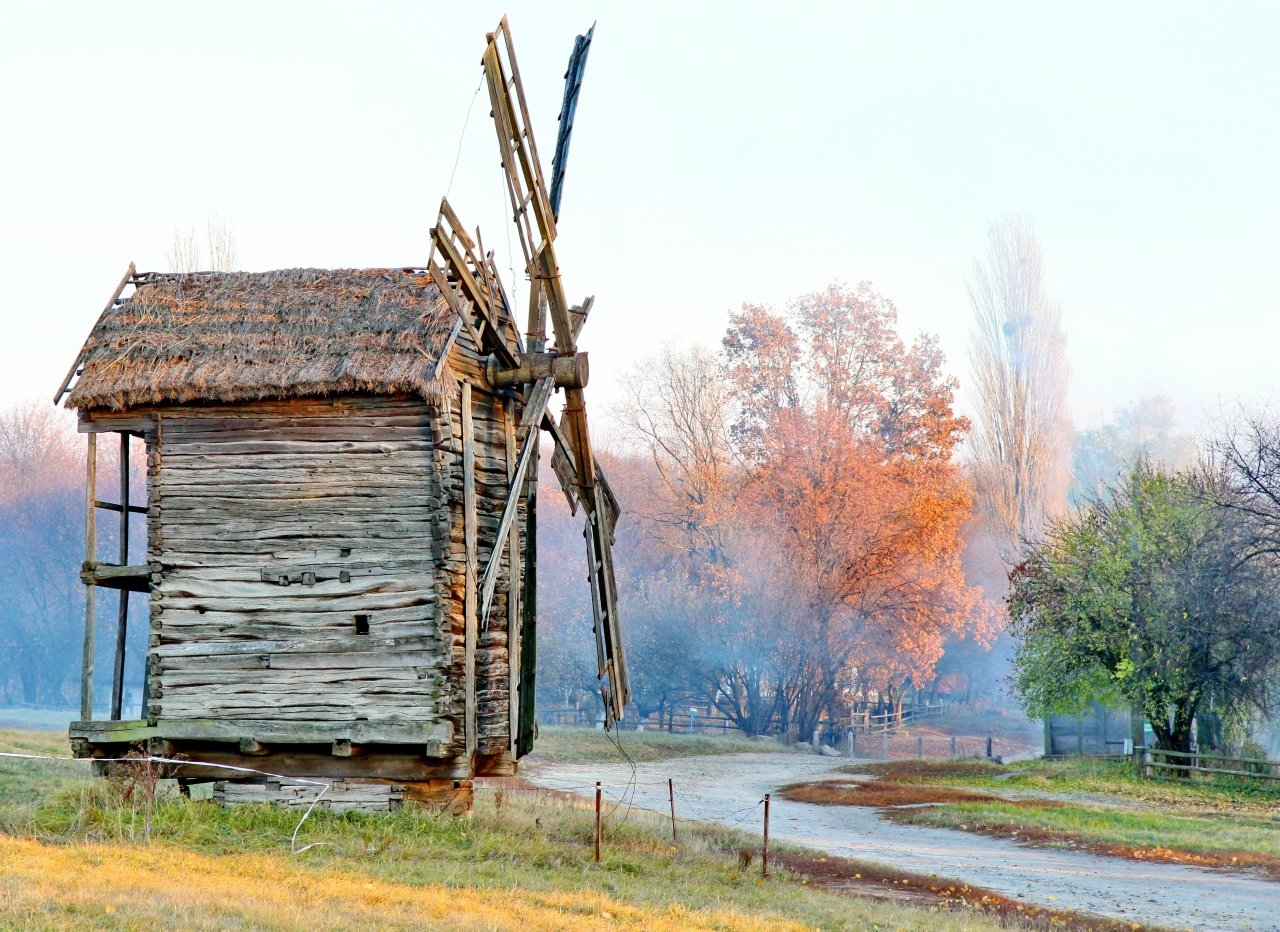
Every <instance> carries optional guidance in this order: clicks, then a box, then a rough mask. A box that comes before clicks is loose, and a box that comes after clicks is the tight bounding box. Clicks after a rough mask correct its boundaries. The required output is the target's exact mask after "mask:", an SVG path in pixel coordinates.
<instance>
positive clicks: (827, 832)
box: [521, 754, 1280, 930]
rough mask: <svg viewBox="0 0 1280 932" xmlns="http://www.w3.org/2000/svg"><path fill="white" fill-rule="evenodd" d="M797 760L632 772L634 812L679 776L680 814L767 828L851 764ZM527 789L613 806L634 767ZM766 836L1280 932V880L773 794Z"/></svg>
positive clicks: (661, 796)
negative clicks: (810, 787) (1019, 839)
mask: <svg viewBox="0 0 1280 932" xmlns="http://www.w3.org/2000/svg"><path fill="white" fill-rule="evenodd" d="M847 763H848V761H847V760H841V759H839V758H824V757H817V756H814V757H808V756H802V755H795V754H732V755H723V756H714V757H711V756H709V757H686V758H679V759H676V760H667V761H657V762H654V763H642V764H638V765H637V766H636V771H635V777H634V783H635V785H634V787H632V789H631V790H630V791H627V792H628V796H629V798H630V799H631V800H632V802H633V803H634V805H636V806H640V807H643V808H646V809H653V810H656V811H658V812H666V811H668V810H667V778H668V777H670V778H672V779H674V780H675V788H676V809H677V814H678V815H680V816H682V817H684V818H695V819H702V820H705V821H708V822H717V823H720V824H722V825H727V826H732V827H736V828H741V829H745V830H748V831H755V832H759V831H760V826H761V815H762V813H761V809H760V807H759V806H757V805H756V804H757V802H758V801H759V800H760V799H761V798H762V797H763V796H764V794H765V793H768V792H773V791H775V790H776V789H777V788H778V787H780V786H783V785H785V784H787V783H796V782H800V781H804V780H818V779H822V778H823V777H825V776H826V775H828V774H830V772H831V771H832V770H834V769H835V768H837V767H840V766H842V765H844V764H847ZM521 772H522V776H524V777H525V778H526V779H528V780H529V781H530V782H532V783H535V784H538V785H540V786H545V787H547V788H553V789H566V790H569V791H571V792H576V793H582V794H584V795H589V794H591V793H593V792H594V789H593V787H594V782H595V781H596V780H601V781H603V782H604V785H605V792H606V794H607V796H608V797H609V798H612V799H617V798H618V797H619V795H620V794H622V793H623V792H624V790H625V788H626V787H627V785H628V784H629V783H630V782H632V770H631V767H630V765H628V764H560V763H551V762H545V761H540V762H537V763H535V764H532V765H530V766H527V767H522V768H521ZM769 834H770V837H771V838H777V839H781V840H785V841H788V842H792V843H795V844H802V845H805V846H807V847H810V848H815V849H819V850H822V851H825V852H828V853H830V854H834V855H841V856H844V857H850V858H858V859H861V860H866V861H877V862H880V863H882V864H888V865H893V866H894V867H897V868H900V869H902V870H909V871H915V872H918V873H925V874H938V875H939V876H941V877H947V878H950V879H953V880H959V881H962V882H965V883H971V884H975V885H977V886H982V887H986V888H988V889H990V890H994V891H996V892H998V893H1002V894H1004V895H1005V896H1009V897H1013V898H1015V899H1019V900H1023V901H1025V902H1031V903H1039V904H1042V905H1045V906H1050V907H1056V908H1061V909H1071V910H1076V911H1078V912H1085V913H1092V914H1094V915H1098V916H1107V917H1110V918H1113V919H1122V920H1130V921H1137V922H1149V923H1154V924H1158V925H1164V926H1170V927H1175V928H1192V929H1212V930H1218V929H1224V930H1225V929H1254V930H1263V929H1270V930H1280V883H1273V882H1271V881H1268V880H1263V879H1261V878H1259V877H1255V876H1252V875H1248V874H1243V873H1228V872H1222V871H1210V870H1204V869H1201V868H1196V867H1184V866H1182V865H1179V864H1170V863H1162V862H1145V861H1129V860H1125V859H1123V858H1112V857H1102V856H1100V855H1094V854H1090V853H1088V852H1083V851H1067V850H1062V849H1057V848H1031V847H1024V846H1021V845H1018V844H1016V843H1015V842H1012V841H1005V840H1003V839H998V838H988V837H986V836H983V835H974V834H970V833H968V832H960V831H952V830H950V829H937V828H928V827H924V826H916V825H898V824H896V823H893V822H890V821H887V820H885V819H881V818H879V816H878V815H877V814H876V812H875V810H874V809H867V808H862V807H857V806H816V805H812V804H809V803H795V802H790V801H788V800H785V799H781V798H778V797H776V796H775V797H774V799H773V800H772V803H771V815H770V825H769Z"/></svg>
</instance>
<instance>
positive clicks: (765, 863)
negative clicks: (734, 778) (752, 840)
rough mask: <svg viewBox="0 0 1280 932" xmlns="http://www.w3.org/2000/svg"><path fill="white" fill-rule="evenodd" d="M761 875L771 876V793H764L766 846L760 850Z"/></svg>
mask: <svg viewBox="0 0 1280 932" xmlns="http://www.w3.org/2000/svg"><path fill="white" fill-rule="evenodd" d="M760 876H761V877H768V876H769V794H768V793H765V794H764V848H763V849H762V850H761V851H760Z"/></svg>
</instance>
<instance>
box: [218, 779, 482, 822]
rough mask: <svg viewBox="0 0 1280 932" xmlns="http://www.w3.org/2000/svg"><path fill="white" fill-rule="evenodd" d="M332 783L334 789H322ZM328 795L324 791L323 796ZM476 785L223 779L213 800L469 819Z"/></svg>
mask: <svg viewBox="0 0 1280 932" xmlns="http://www.w3.org/2000/svg"><path fill="white" fill-rule="evenodd" d="M317 782H328V783H329V786H328V787H327V788H326V787H320V786H316V783H317ZM322 790H323V792H321V791H322ZM471 800H472V784H471V781H470V780H427V781H423V782H416V783H392V782H390V781H384V780H334V781H331V782H330V781H322V780H316V781H314V782H305V783H303V782H294V781H291V780H287V779H286V780H280V779H277V778H275V777H268V778H267V779H265V780H262V781H248V780H218V781H215V782H214V784H213V801H214V802H215V803H217V804H218V805H220V806H242V805H249V804H255V803H273V804H275V805H277V806H283V807H285V808H288V809H307V808H309V807H311V806H312V805H313V804H314V806H315V808H316V809H329V810H332V811H335V812H394V811H396V810H397V809H400V808H401V807H403V806H404V805H405V803H408V804H409V805H418V806H423V807H425V808H427V809H430V810H431V811H433V812H443V813H448V814H450V815H465V814H468V813H470V811H471Z"/></svg>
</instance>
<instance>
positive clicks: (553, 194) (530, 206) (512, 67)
mask: <svg viewBox="0 0 1280 932" xmlns="http://www.w3.org/2000/svg"><path fill="white" fill-rule="evenodd" d="M594 29H595V27H594V26H593V27H592V29H591V30H589V31H588V32H587V34H586V35H585V36H579V37H578V39H577V42H576V43H575V45H574V50H573V54H572V56H571V57H570V60H569V69H568V71H567V72H566V75H565V79H566V84H565V95H564V105H563V107H562V108H561V114H560V132H559V136H558V139H557V142H556V158H555V163H554V166H553V171H554V181H553V183H552V186H551V188H550V189H548V187H547V185H546V182H545V180H544V177H545V176H544V174H543V171H542V163H541V161H540V160H539V158H538V147H537V144H536V143H535V141H534V136H533V128H532V125H531V122H530V119H529V109H528V106H527V104H526V103H525V96H524V88H523V86H522V84H521V82H520V69H519V66H518V65H517V64H516V57H515V48H514V46H513V45H512V42H511V30H510V27H509V26H508V24H507V19H506V17H505V16H504V17H503V18H502V22H501V23H499V24H498V28H497V30H496V31H495V32H492V33H489V35H488V44H487V46H486V47H485V53H484V58H483V65H484V74H485V83H486V85H487V86H488V89H489V100H490V103H491V104H492V107H493V110H492V113H491V115H492V117H493V123H494V127H495V129H496V130H497V137H498V148H499V152H500V153H501V159H502V168H503V173H504V175H505V177H506V182H507V184H506V188H507V194H508V196H509V198H510V203H511V208H512V219H513V221H514V223H515V226H516V231H517V233H518V234H519V238H520V246H521V249H522V250H523V253H524V261H525V270H526V272H527V274H528V277H529V282H530V294H529V318H528V327H527V329H526V340H525V341H524V344H523V345H521V341H520V340H519V338H518V335H517V338H516V339H515V340H514V341H511V340H508V339H505V338H504V336H503V334H502V328H500V327H499V326H497V325H496V323H495V322H496V321H498V320H499V319H500V318H501V317H503V316H510V306H509V305H508V303H507V297H506V295H505V293H504V292H503V289H502V285H501V280H500V277H499V275H498V271H497V268H496V266H495V264H494V259H493V253H492V252H490V253H487V254H484V255H483V256H481V255H479V254H478V253H477V247H476V245H475V244H474V243H473V242H472V241H471V240H470V239H469V238H468V237H467V235H466V234H465V233H464V232H463V230H462V227H461V224H460V223H459V221H458V218H457V215H456V214H455V213H454V211H453V209H452V208H451V207H450V205H449V202H448V199H447V198H445V199H444V200H442V201H441V204H440V216H439V219H438V220H437V222H436V226H435V227H434V228H433V229H432V231H431V237H432V245H433V249H434V252H435V254H437V255H439V257H440V258H441V261H443V262H444V263H445V266H446V268H447V272H442V271H441V270H440V267H439V266H438V265H436V263H435V259H434V257H433V258H432V260H431V262H430V263H429V268H430V270H431V272H432V275H433V276H434V277H435V278H436V280H437V281H448V283H449V284H450V285H451V286H452V290H453V291H454V292H455V297H456V298H457V301H458V303H457V304H456V305H455V307H454V310H455V312H456V313H457V314H458V315H459V316H460V317H461V318H462V319H463V320H464V321H465V322H466V324H467V326H469V327H470V328H472V329H473V330H474V331H475V333H474V337H475V339H476V340H477V342H478V343H479V344H480V345H481V346H483V348H484V349H486V350H488V351H489V352H490V354H491V355H490V356H489V357H488V360H487V375H488V379H489V382H490V384H492V385H493V386H495V387H497V388H509V389H512V390H515V391H518V392H520V393H521V394H522V396H523V399H524V408H523V415H522V418H521V424H522V428H523V429H524V433H525V436H524V440H523V446H522V447H521V451H520V458H519V461H518V465H517V468H516V472H515V475H514V476H513V478H512V481H511V486H510V490H509V492H508V497H507V502H506V506H505V507H504V509H503V513H502V522H501V524H500V528H499V537H502V536H503V535H505V534H506V533H507V531H508V530H509V529H510V526H511V523H512V522H513V521H514V520H515V519H516V514H517V508H518V504H519V499H520V494H521V491H520V490H521V487H522V483H524V482H525V481H526V478H527V477H531V476H536V471H537V461H538V445H539V436H540V431H539V430H538V429H537V428H542V429H545V430H547V431H548V432H549V433H550V434H551V436H552V438H553V440H554V442H555V452H554V454H553V456H552V460H551V465H552V468H553V469H554V470H555V473H556V476H557V478H558V479H559V480H560V485H561V487H562V488H563V489H564V493H565V497H566V498H567V499H568V501H569V507H570V508H571V509H572V510H573V512H574V513H575V514H576V513H577V510H578V508H579V507H581V509H582V511H583V518H584V522H585V527H584V537H585V538H586V543H587V548H586V550H587V570H588V578H589V581H590V585H591V603H592V611H593V615H594V620H595V636H596V657H597V661H598V665H599V669H598V676H599V677H600V679H601V680H602V681H604V682H603V683H602V686H601V697H602V699H603V701H604V707H605V715H606V724H611V723H612V722H613V721H614V720H616V719H621V718H622V715H623V708H624V706H625V705H626V704H627V702H628V701H629V700H630V686H629V684H628V680H627V667H626V661H625V659H624V656H623V651H622V632H621V628H620V627H619V625H618V600H617V586H616V584H615V582H614V572H613V539H614V527H615V526H616V524H617V520H618V515H619V509H618V503H617V500H616V499H615V498H614V496H613V493H612V492H611V490H610V489H609V484H608V482H607V481H606V480H605V477H604V472H603V471H602V470H601V468H600V464H599V463H598V462H596V459H595V455H594V454H593V453H592V451H591V435H590V432H589V430H588V427H587V409H586V399H585V395H584V389H585V388H586V383H587V375H588V366H587V354H586V353H585V352H582V351H580V350H579V349H578V337H579V335H580V334H581V332H582V328H583V325H584V324H585V323H586V320H587V315H588V314H589V313H590V311H591V307H592V304H593V301H594V298H590V297H589V298H587V299H586V300H585V301H583V302H582V304H581V305H574V306H571V305H570V304H569V301H568V299H567V298H566V296H565V287H564V283H563V281H562V280H561V277H560V265H559V262H558V261H557V259H556V253H555V239H556V223H557V221H558V219H559V206H560V196H561V192H562V190H563V189H562V185H563V181H564V170H565V164H566V161H567V158H568V148H569V140H570V135H571V133H572V128H573V117H574V113H575V111H576V106H577V97H578V89H579V87H580V86H581V80H582V71H583V67H584V66H585V64H586V57H587V52H588V50H589V47H590V41H591V36H592V33H593V32H594ZM476 241H477V242H478V241H480V234H479V231H478V230H477V232H476ZM448 290H450V289H446V291H448ZM548 313H549V314H550V318H551V326H552V333H553V335H554V337H555V342H554V344H552V348H550V349H549V348H548V347H547V329H546V328H547V317H548ZM556 391H563V393H564V409H563V416H562V417H561V419H560V421H559V422H557V421H556V420H555V419H554V418H553V417H552V416H551V415H550V414H548V413H547V405H548V402H549V401H550V398H551V395H552V393H553V392H556ZM530 492H531V494H532V492H533V490H532V488H531V489H530ZM530 512H531V513H530V517H529V528H530V531H529V532H528V533H527V535H526V539H528V540H529V541H530V543H531V546H530V559H529V568H530V570H532V569H533V568H534V565H535V563H534V561H535V558H536V534H535V533H534V532H533V531H532V528H533V523H534V518H533V514H532V508H531V509H530ZM497 565H498V564H497V561H496V560H491V561H490V562H489V564H488V566H487V567H486V571H485V574H484V578H483V579H482V580H481V581H480V583H479V593H478V596H477V597H478V599H479V604H480V617H482V618H483V617H485V616H486V614H487V612H488V607H489V600H490V599H491V598H492V595H493V585H494V582H495V579H496V575H495V572H494V571H495V570H496V568H497ZM530 576H531V577H532V573H530ZM533 597H534V594H533V592H532V589H530V590H528V592H527V595H526V598H527V599H532V598H533ZM526 656H528V654H526Z"/></svg>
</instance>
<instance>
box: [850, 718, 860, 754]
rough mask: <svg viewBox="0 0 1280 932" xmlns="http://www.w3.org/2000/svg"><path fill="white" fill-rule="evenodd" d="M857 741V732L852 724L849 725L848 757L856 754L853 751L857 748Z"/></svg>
mask: <svg viewBox="0 0 1280 932" xmlns="http://www.w3.org/2000/svg"><path fill="white" fill-rule="evenodd" d="M857 743H858V737H857V734H856V733H855V732H854V730H853V726H852V725H850V726H849V756H850V757H856V756H857V755H856V753H855V751H856V750H857Z"/></svg>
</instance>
